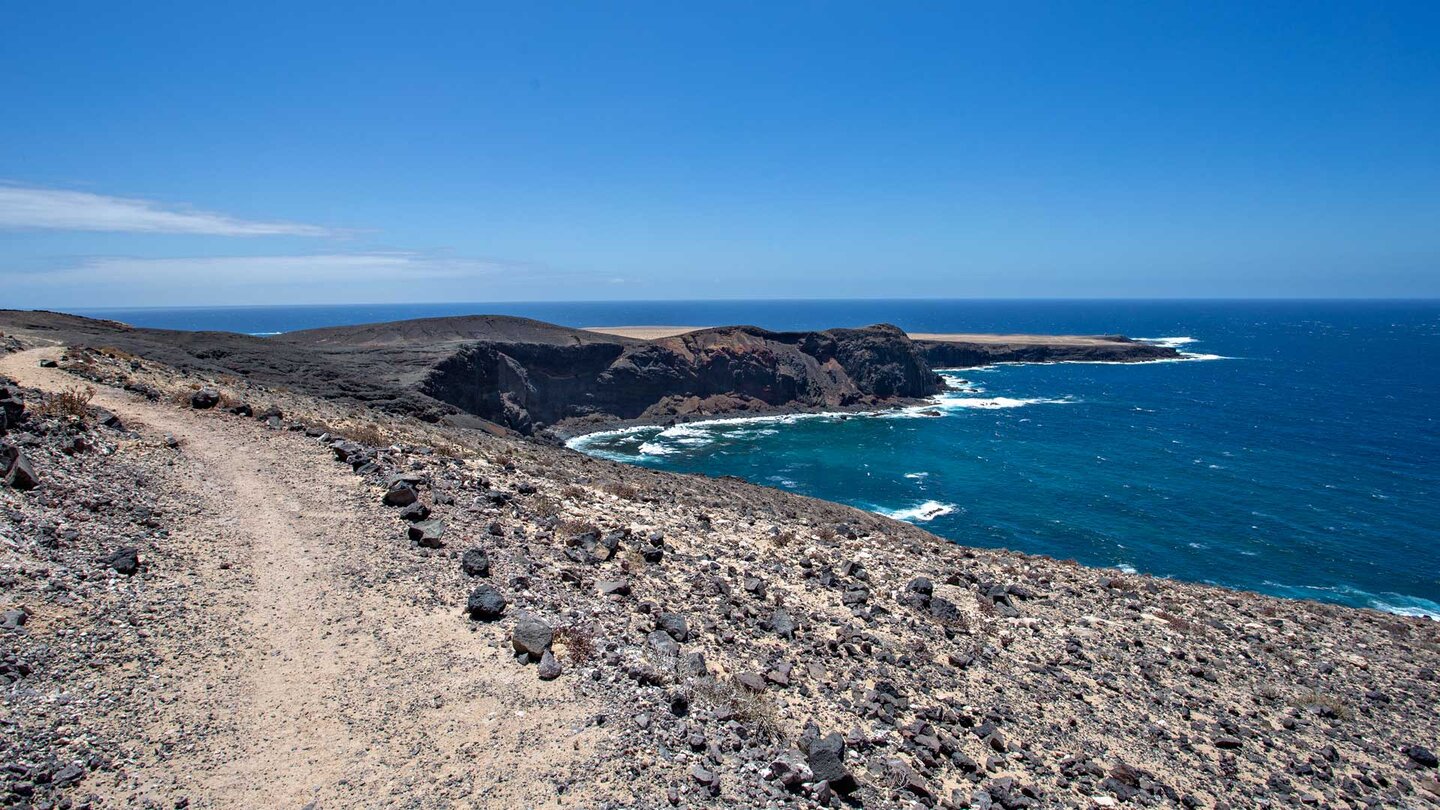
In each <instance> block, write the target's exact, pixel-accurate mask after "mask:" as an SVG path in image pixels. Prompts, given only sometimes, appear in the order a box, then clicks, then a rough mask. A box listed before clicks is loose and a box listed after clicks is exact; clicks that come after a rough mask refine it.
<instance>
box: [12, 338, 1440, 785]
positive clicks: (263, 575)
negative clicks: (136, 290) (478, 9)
mask: <svg viewBox="0 0 1440 810" xmlns="http://www.w3.org/2000/svg"><path fill="white" fill-rule="evenodd" d="M8 345H9V347H10V348H12V349H23V350H21V351H17V352H15V353H11V354H8V355H4V356H3V357H0V374H3V375H5V376H7V377H8V378H9V382H7V383H5V388H4V389H3V390H4V392H5V393H4V394H3V396H0V406H3V412H4V414H5V423H4V428H3V429H4V431H5V434H4V437H3V442H4V448H5V450H4V451H3V453H4V455H3V456H0V459H3V460H4V465H3V466H4V468H5V481H6V484H5V486H0V582H3V585H4V590H3V597H0V598H3V600H4V603H3V604H0V612H3V617H4V621H3V626H4V629H3V630H0V642H3V644H4V645H5V646H4V650H3V659H0V660H3V664H0V678H3V681H4V684H5V686H4V689H5V691H4V703H3V708H0V722H3V723H4V724H5V730H6V733H5V734H4V735H3V739H0V796H4V797H5V799H6V801H7V802H8V803H9V804H11V805H14V806H26V805H29V806H36V807H39V806H50V807H140V806H153V807H177V806H180V807H185V806H188V807H272V806H280V807H291V806H293V807H302V806H310V807H316V808H325V807H332V808H334V807H456V806H464V807H469V806H478V807H514V806H525V807H530V806H536V807H584V808H591V807H642V808H651V807H656V808H658V807H670V806H680V807H843V806H863V807H872V808H889V807H896V808H899V807H905V808H909V807H917V806H919V807H951V808H959V807H965V808H997V807H1000V808H1022V807H1035V808H1041V807H1130V806H1133V807H1204V808H1220V807H1228V808H1242V807H1244V808H1248V807H1260V806H1269V807H1282V806H1323V807H1336V808H1362V807H1415V808H1423V807H1435V806H1440V784H1437V782H1436V759H1435V755H1434V753H1433V752H1434V750H1435V748H1436V745H1435V740H1436V739H1437V738H1440V733H1437V732H1440V716H1437V714H1436V711H1435V701H1434V693H1435V690H1436V674H1435V673H1436V670H1437V668H1440V624H1437V623H1435V622H1431V621H1428V620H1424V619H1417V618H1405V617H1399V616H1392V615H1387V614H1382V613H1378V612H1374V611H1362V610H1351V609H1345V608H1338V607H1332V606H1327V605H1321V604H1318V603H1312V602H1302V601H1287V600H1281V599H1275V598H1270V597H1265V596H1260V595H1255V594H1249V593H1241V592H1234V591H1227V590H1223V589H1219V588H1212V587H1206V586H1200V585H1192V584H1186V583H1180V582H1172V581H1165V580H1158V579H1153V578H1149V577H1145V576H1138V575H1130V574H1121V573H1119V572H1117V571H1113V570H1096V569H1089V568H1084V567H1081V566H1078V565H1076V564H1074V563H1070V562H1066V561H1061V560H1052V559H1048V558H1041V557H1031V556H1026V555H1022V554H1016V553H1009V552H1003V551H987V550H981V549H972V548H966V547H963V546H959V545H956V544H953V543H950V542H947V541H945V540H942V539H940V538H937V537H934V536H932V535H930V534H928V533H926V532H924V531H922V530H920V529H918V528H916V527H914V526H911V525H908V524H905V523H901V522H897V521H893V520H890V519H887V518H883V517H880V516H878V515H874V514H869V513H865V512H861V511H857V510H854V509H850V508H847V507H842V506H838V505H835V504H830V503H825V502H821V501H815V500H811V499H807V498H803V497H798V496H794V495H790V494H786V493H783V492H779V491H776V490H772V489H767V488H764V487H757V486H752V485H749V484H746V483H744V482H741V481H737V480H732V479H714V478H707V477H703V476H686V475H676V474H668V473H658V472H653V471H648V470H643V469H637V468H632V467H625V466H622V465H618V464H614V463H610V462H606V461H601V460H596V459H592V458H589V457H586V456H582V455H579V454H577V453H573V452H570V451H567V450H565V449H563V448H558V447H553V446H548V445H544V444H540V443H536V442H533V441H528V440H523V439H518V438H514V437H509V436H497V435H492V434H491V433H488V432H485V431H480V430H471V429H466V428H464V427H455V426H447V425H440V424H435V423H431V422H426V421H422V420H419V419H416V418H413V417H411V416H406V415H403V414H397V413H395V412H393V411H387V410H383V409H375V408H371V407H367V406H364V405H360V404H356V403H353V402H348V401H341V400H334V399H325V398H318V397H314V396H311V395H309V394H306V393H301V392H297V391H296V390H293V389H292V390H283V389H281V388H276V387H272V386H269V385H264V384H257V383H256V382H253V381H247V380H244V379H242V378H240V377H238V376H231V375H228V374H223V373H218V372H213V371H207V370H204V369H200V368H196V367H191V368H187V369H185V370H179V369H176V368H175V367H173V366H171V365H169V364H168V363H166V362H164V361H163V360H160V359H157V358H154V357H150V356H145V355H143V354H142V353H139V352H131V351H128V350H122V349H118V348H116V349H109V350H105V351H95V350H86V349H78V348H76V349H68V350H67V349H66V348H63V347H60V346H48V347H42V348H27V346H29V345H31V338H30V337H29V336H26V337H24V338H22V339H21V340H16V341H13V342H11V343H9V344H8Z"/></svg>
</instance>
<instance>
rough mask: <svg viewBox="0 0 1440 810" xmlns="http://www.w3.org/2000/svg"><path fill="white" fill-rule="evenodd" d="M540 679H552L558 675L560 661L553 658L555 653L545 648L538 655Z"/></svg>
mask: <svg viewBox="0 0 1440 810" xmlns="http://www.w3.org/2000/svg"><path fill="white" fill-rule="evenodd" d="M539 674H540V680H542V681H553V680H555V679H556V678H558V677H560V662H559V661H556V660H555V653H552V652H550V651H549V650H546V651H545V653H544V654H543V655H541V656H540V671H539Z"/></svg>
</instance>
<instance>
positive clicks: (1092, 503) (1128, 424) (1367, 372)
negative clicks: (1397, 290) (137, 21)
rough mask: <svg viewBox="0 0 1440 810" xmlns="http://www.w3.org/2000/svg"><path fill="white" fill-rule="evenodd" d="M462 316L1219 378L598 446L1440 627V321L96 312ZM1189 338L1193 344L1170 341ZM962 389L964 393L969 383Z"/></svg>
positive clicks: (943, 529) (998, 308)
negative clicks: (1168, 343) (855, 341)
mask: <svg viewBox="0 0 1440 810" xmlns="http://www.w3.org/2000/svg"><path fill="white" fill-rule="evenodd" d="M474 312H498V313H507V314H517V315H525V316H529V317H535V318H540V319H542V320H548V321H554V322H558V323H565V324H569V325H575V326H588V325H621V324H683V325H712V324H730V323H751V324H756V325H759V326H764V327H768V328H773V329H809V328H823V327H832V326H857V325H863V324H867V323H875V322H889V323H894V324H896V325H898V326H901V327H902V328H905V329H908V330H911V331H927V332H945V331H971V332H978V331H1004V332H1048V333H1079V334H1095V333H1114V332H1119V333H1124V334H1128V335H1131V336H1136V337H1146V338H1167V339H1172V341H1173V342H1176V343H1179V344H1180V345H1181V346H1182V348H1184V349H1185V350H1187V351H1189V352H1192V353H1195V354H1199V355H1213V356H1219V357H1220V358H1224V359H1209V360H1195V361H1191V362H1172V363H1154V364H1143V365H1098V364H1062V365H1046V366H1039V365H1028V366H1027V365H1021V366H1000V367H995V368H991V369H985V370H969V371H963V372H956V373H953V374H950V375H948V376H951V377H952V378H953V379H954V381H955V384H956V385H957V386H960V387H961V388H962V389H968V390H961V391H956V392H952V393H950V394H947V395H946V396H945V397H944V398H943V400H942V401H941V402H940V406H939V407H940V410H941V412H942V413H943V416H941V417H938V418H937V417H928V416H923V415H920V414H918V413H917V412H916V411H913V410H912V411H909V412H904V413H898V414H896V413H892V414H885V415H878V416H874V417H857V418H848V419H840V418H836V417H802V418H795V417H789V418H778V419H771V420H744V421H720V422H714V423H707V424H691V425H685V426H681V427H678V428H671V429H668V430H660V429H658V428H651V429H645V430H638V431H630V432H625V433H618V434H601V435H597V436H593V437H588V438H586V439H585V440H584V441H582V442H581V443H580V444H579V446H580V447H581V449H584V450H585V451H586V452H590V453H595V454H599V455H604V456H606V457H609V458H615V459H621V460H624V461H628V462H631V463H635V464H643V465H646V466H651V467H656V468H662V469H670V470H680V471H687V472H703V473H710V474H731V475H738V476H741V477H743V478H746V479H749V480H751V481H755V482H758V483H762V484H767V485H771V486H776V487H781V488H784V489H789V490H793V491H795V492H801V493H805V494H807V495H814V496H818V497H821V498H827V499H830V500H835V501H842V502H845V503H849V504H853V505H855V506H859V507H862V508H865V509H872V510H876V511H881V512H885V513H888V514H891V515H895V516H897V517H901V518H904V519H909V520H912V521H914V522H917V523H918V524H920V525H923V526H924V527H925V528H927V529H929V530H931V531H933V532H935V533H937V534H940V535H942V536H945V537H949V538H952V539H954V540H956V541H958V542H961V543H965V544H970V545H978V546H990V547H1003V548H1011V549H1018V550H1022V551H1027V552H1032V553H1041V554H1048V555H1051V556H1054V557H1061V558H1072V559H1077V560H1079V561H1081V562H1084V563H1087V564H1091V565H1102V566H1115V567H1120V568H1124V569H1126V570H1137V571H1143V572H1146V573H1151V574H1157V575H1161V576H1170V577H1176V578H1180V579H1187V580H1194V581H1203V582H1211V583H1217V584H1222V585H1227V586H1231V587H1237V588H1246V589H1251V590H1256V591H1263V592H1266V593H1271V594H1277V595H1282V596H1295V597H1305V598H1313V599H1320V600H1325V601H1331V602H1339V603H1343V604H1349V605H1357V606H1369V607H1377V608H1381V609H1385V610H1391V611H1395V612H1401V613H1410V614H1422V615H1430V616H1433V617H1436V618H1440V497H1437V496H1440V423H1437V414H1440V302H1319V301H1294V302H1233V301H1226V302H1130V301H1123V302H1122V301H1108V302H1100V301H1095V302H1077V301H1063V302H1061V301H1055V302H1046V301H1041V302H1036V301H1025V302H1018V301H985V302H980V301H814V302H796V301H784V302H631V303H608V302H607V303H577V304H564V303H543V304H542V303H537V304H484V305H475V304H447V305H439V304H437V305H395V306H366V307H270V308H235V309H220V310H215V309H211V310H198V309H197V310H128V311H113V310H107V311H87V312H84V313H82V314H87V315H96V316H101V317H110V318H115V319H118V320H123V321H126V322H129V323H133V324H136V325H142V326H159V327H168V328H177V329H202V328H203V329H224V330H230V331H239V332H250V333H271V332H282V331H289V330H293V329H298V328H306V327H314V326H322V325H331V324H342V323H360V322H367V321H380V320H393V319H397V318H411V317H425V316H431V315H445V314H461V313H474ZM1181 338H1188V339H1190V340H1189V341H1180V340H1178V339H1181ZM962 381H963V382H962Z"/></svg>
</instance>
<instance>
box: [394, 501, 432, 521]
mask: <svg viewBox="0 0 1440 810" xmlns="http://www.w3.org/2000/svg"><path fill="white" fill-rule="evenodd" d="M428 517H430V507H428V506H426V505H425V504H423V503H420V502H419V501H416V502H415V503H412V504H410V505H409V506H407V507H405V508H404V509H401V510H400V519H401V520H408V521H410V522H411V523H418V522H419V521H422V520H425V519H426V518H428Z"/></svg>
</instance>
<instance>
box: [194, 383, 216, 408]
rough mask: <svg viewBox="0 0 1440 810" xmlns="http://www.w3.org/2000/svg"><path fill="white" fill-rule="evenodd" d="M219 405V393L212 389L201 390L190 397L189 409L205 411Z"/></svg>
mask: <svg viewBox="0 0 1440 810" xmlns="http://www.w3.org/2000/svg"><path fill="white" fill-rule="evenodd" d="M219 404H220V392H219V391H216V390H215V389H214V388H201V389H200V390H199V391H196V392H195V393H193V394H191V395H190V407H192V408H194V409H195V410H197V411H206V410H209V409H211V408H213V407H215V406H216V405H219Z"/></svg>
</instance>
